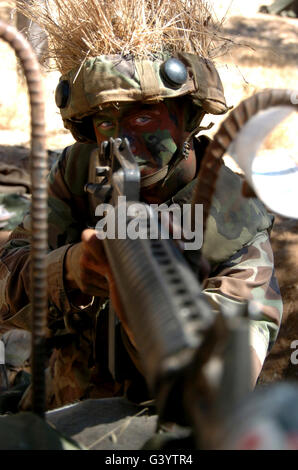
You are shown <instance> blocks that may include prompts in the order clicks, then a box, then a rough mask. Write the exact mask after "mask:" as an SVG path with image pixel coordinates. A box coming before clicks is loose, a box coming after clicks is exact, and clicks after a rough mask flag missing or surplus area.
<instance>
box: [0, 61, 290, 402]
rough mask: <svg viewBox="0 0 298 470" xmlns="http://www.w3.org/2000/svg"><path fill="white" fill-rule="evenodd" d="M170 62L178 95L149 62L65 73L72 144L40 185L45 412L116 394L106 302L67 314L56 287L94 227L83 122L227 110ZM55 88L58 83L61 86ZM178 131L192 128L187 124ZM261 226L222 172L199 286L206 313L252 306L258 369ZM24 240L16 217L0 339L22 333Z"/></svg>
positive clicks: (266, 259) (1, 291) (263, 289)
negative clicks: (98, 116) (48, 345)
mask: <svg viewBox="0 0 298 470" xmlns="http://www.w3.org/2000/svg"><path fill="white" fill-rule="evenodd" d="M179 58H180V59H181V60H183V61H184V63H185V64H186V65H187V67H189V68H191V69H192V74H189V76H188V80H187V82H186V83H184V84H183V85H182V87H181V89H180V90H178V91H177V90H176V91H175V90H170V89H169V88H167V87H165V86H164V85H163V83H161V78H160V75H158V74H157V73H156V67H157V65H156V64H157V62H154V65H153V64H152V63H151V62H150V61H143V62H142V63H141V64H140V63H138V64H137V65H136V72H135V74H134V73H133V72H132V71H131V68H130V64H129V63H128V64H126V65H127V67H126V69H123V68H121V63H120V62H119V61H118V62H117V61H114V62H113V61H112V62H111V61H110V62H109V61H107V60H106V59H105V58H101V59H100V60H99V59H92V60H89V61H86V64H85V65H84V67H82V69H81V70H80V72H79V74H77V73H76V71H72V72H71V73H70V76H74V75H75V76H76V82H75V85H73V88H72V89H71V93H70V98H69V97H68V98H67V100H68V101H67V103H68V104H67V105H66V106H65V107H62V110H61V114H62V117H63V119H64V124H65V126H66V127H68V128H70V129H71V131H72V132H73V135H74V136H75V137H76V139H77V140H78V141H81V142H77V143H76V144H74V145H73V146H71V147H68V148H67V149H65V150H64V151H63V153H62V154H61V156H60V158H59V159H58V160H57V162H56V163H55V165H54V166H53V168H52V170H51V172H50V175H49V253H48V255H47V261H48V281H49V289H48V294H49V312H48V336H49V341H52V346H53V348H54V351H53V353H52V355H51V357H50V361H49V368H48V374H47V377H48V379H49V380H48V384H49V385H48V397H47V406H48V407H56V406H60V405H62V404H64V403H67V402H71V401H74V400H76V399H80V398H83V397H86V396H103V395H111V394H114V393H117V392H119V388H117V384H116V386H115V384H114V383H113V382H112V381H111V377H110V376H109V374H108V373H107V371H106V368H105V365H104V362H105V361H104V356H105V354H106V353H105V348H104V343H105V342H106V331H105V315H104V311H105V309H104V304H105V301H106V299H104V298H94V299H93V300H92V301H91V302H90V304H89V305H87V306H84V307H81V308H80V307H77V306H74V305H72V303H71V294H72V293H71V292H67V291H66V290H65V287H64V279H63V263H64V259H65V255H66V253H67V250H68V249H69V248H70V247H71V246H72V245H73V244H75V243H77V242H79V241H80V240H81V233H82V231H83V230H84V229H85V228H87V227H95V224H96V222H97V220H96V219H95V216H94V208H93V207H92V204H90V198H89V196H88V195H87V194H86V193H85V192H84V185H85V184H86V183H87V182H88V181H90V168H89V165H91V167H92V165H93V162H90V159H91V154H92V150H93V149H94V148H96V147H97V144H94V143H88V142H92V140H94V138H93V139H92V135H91V136H90V133H89V136H87V137H86V132H87V130H88V129H90V122H89V123H88V121H84V117H87V118H88V117H89V114H90V113H92V112H93V113H94V112H95V110H96V109H98V108H100V106H101V105H103V104H104V103H105V102H113V101H120V102H121V101H123V102H127V101H135V100H140V101H146V100H147V101H148V100H149V101H150V100H153V101H154V100H155V101H156V100H158V99H162V98H167V97H174V98H175V97H178V96H181V95H184V94H189V93H191V97H192V102H193V105H194V106H197V107H198V108H197V111H196V113H194V114H193V119H194V120H196V121H198V120H199V117H200V118H202V116H203V115H204V114H205V113H206V112H211V113H213V114H216V113H217V114H218V113H222V112H225V111H226V110H227V107H226V104H225V100H224V98H223V93H222V88H221V83H220V79H219V77H218V75H217V73H216V71H215V68H214V66H212V64H211V63H210V62H208V61H205V60H204V59H201V58H199V59H197V60H196V61H195V60H194V56H192V55H191V54H184V55H182V54H181V55H180V56H179ZM157 76H158V79H157V78H156V77H157ZM62 78H63V80H66V79H67V76H66V77H62ZM111 78H113V80H112V83H110V80H111ZM69 83H71V84H72V83H73V81H72V80H70V82H69ZM62 101H63V100H62ZM60 104H61V103H60ZM63 106H64V105H63ZM74 115H76V116H77V117H78V120H74V119H73V118H74ZM198 116H199V117H198ZM79 119H81V121H80V120H79ZM88 126H89V127H88ZM188 126H189V127H190V128H192V129H193V128H194V127H195V126H194V125H193V123H188ZM192 129H190V130H192ZM199 145H200V144H199ZM203 152H204V145H203V144H202V145H201V149H200V147H199V146H198V151H197V158H198V162H199V161H200V158H201V157H202V153H203ZM194 185H195V180H194V181H192V182H191V183H189V184H188V185H186V186H185V187H184V188H183V189H182V190H180V191H179V192H178V193H177V194H176V195H175V196H174V197H173V198H172V202H177V203H178V204H183V203H189V202H190V201H191V199H192V195H193V190H194ZM271 226H272V218H271V217H270V216H269V215H268V214H267V212H266V210H265V208H264V207H263V205H262V204H261V203H260V202H259V201H257V200H253V199H244V198H243V197H242V196H241V181H240V179H239V177H238V176H236V175H234V173H232V172H231V171H230V170H229V169H228V168H226V167H223V168H222V170H221V174H220V178H219V181H218V184H217V190H216V194H215V197H214V199H213V204H212V208H211V212H210V215H209V219H208V224H207V231H206V234H205V240H204V245H203V254H204V255H205V257H206V258H207V259H208V261H209V262H210V265H211V273H210V276H209V278H208V279H206V280H205V281H204V295H205V296H206V297H207V298H208V300H209V301H210V303H211V305H212V307H213V308H214V309H215V310H218V309H219V308H220V306H221V307H222V308H227V309H229V308H233V306H234V305H239V304H244V303H245V302H246V300H247V299H251V300H254V301H255V304H256V305H257V306H258V307H259V310H260V312H261V314H262V319H261V320H260V321H253V322H251V344H252V346H253V347H254V349H255V350H256V352H257V355H258V357H259V359H260V361H261V363H263V361H264V359H265V356H266V353H267V349H268V347H271V346H272V344H273V343H274V341H275V339H276V335H277V332H278V328H279V325H280V321H281V314H282V303H281V298H280V293H279V289H278V285H277V282H276V279H275V276H274V267H273V256H272V250H271V247H270V242H269V232H270V229H271ZM29 230H30V218H29V216H26V217H25V219H24V221H23V224H21V225H20V226H19V227H18V228H17V229H16V230H15V231H14V232H13V233H12V234H11V236H10V239H9V241H8V242H7V243H6V245H5V246H4V247H2V250H1V264H0V278H1V281H0V331H2V332H3V331H5V330H8V329H11V328H21V329H26V330H30V305H29V287H30V286H29V284H30V283H29V245H30V242H29V235H30V231H29ZM124 343H125V344H126V347H127V349H129V352H130V355H131V356H132V357H133V359H134V362H135V364H136V365H138V357H137V352H136V351H134V350H133V347H132V345H131V344H129V342H128V339H127V338H126V337H125V336H124Z"/></svg>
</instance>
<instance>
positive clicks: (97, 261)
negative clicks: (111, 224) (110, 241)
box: [64, 229, 135, 344]
mask: <svg viewBox="0 0 298 470" xmlns="http://www.w3.org/2000/svg"><path fill="white" fill-rule="evenodd" d="M64 279H65V284H66V288H67V289H78V290H79V291H80V292H81V293H82V296H81V298H80V300H79V302H80V304H81V305H86V304H87V303H88V302H90V297H89V298H88V296H98V297H110V299H111V302H112V304H113V307H114V309H115V312H116V314H117V316H118V318H119V319H120V321H121V322H122V325H123V327H124V329H125V330H126V333H127V334H128V336H129V338H130V340H131V341H132V343H133V344H135V343H134V340H133V337H132V333H131V331H130V329H129V327H128V325H127V321H126V318H125V314H124V309H123V307H122V304H121V301H120V297H119V295H118V292H117V288H116V284H115V281H114V278H113V275H112V272H111V269H110V267H109V263H108V260H107V257H106V255H105V252H104V248H103V243H102V241H101V240H99V239H98V238H97V236H96V231H95V230H92V229H86V230H84V232H83V233H82V241H81V242H80V243H77V244H75V245H73V246H72V247H71V248H70V249H69V250H68V251H67V254H66V259H65V265H64ZM84 296H85V297H84ZM77 299H78V297H77ZM77 303H78V302H77V301H76V304H77Z"/></svg>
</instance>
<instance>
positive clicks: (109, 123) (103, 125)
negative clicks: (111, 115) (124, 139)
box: [97, 121, 114, 131]
mask: <svg viewBox="0 0 298 470" xmlns="http://www.w3.org/2000/svg"><path fill="white" fill-rule="evenodd" d="M113 127H114V123H113V122H112V121H102V122H101V123H99V124H97V128H98V129H102V130H104V131H106V130H109V129H112V128H113Z"/></svg>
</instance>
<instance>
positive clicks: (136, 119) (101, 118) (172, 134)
mask: <svg viewBox="0 0 298 470" xmlns="http://www.w3.org/2000/svg"><path fill="white" fill-rule="evenodd" d="M172 106H173V105H171V107H168V105H167V104H166V103H165V102H162V103H159V104H154V105H145V104H142V103H141V104H136V103H133V104H124V105H121V106H120V107H119V109H116V108H115V107H112V106H109V107H107V108H106V109H104V110H103V111H102V112H100V113H97V114H96V115H95V116H94V118H93V122H94V128H95V133H96V137H97V142H98V143H99V144H100V143H101V142H103V141H104V140H107V139H109V138H110V137H114V138H116V137H120V138H124V137H126V138H127V139H128V141H129V142H130V146H131V150H132V152H133V154H134V155H135V157H136V160H137V162H138V164H139V166H140V170H141V174H142V176H144V175H148V174H151V173H154V172H155V171H157V170H158V169H160V168H162V167H164V166H166V165H167V164H168V163H169V162H170V160H171V159H172V157H173V155H174V153H175V152H176V150H177V147H178V146H179V147H181V145H182V142H183V140H184V124H183V111H182V110H181V108H180V109H178V106H177V110H176V113H174V112H173V110H172Z"/></svg>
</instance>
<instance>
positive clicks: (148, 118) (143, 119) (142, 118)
mask: <svg viewBox="0 0 298 470" xmlns="http://www.w3.org/2000/svg"><path fill="white" fill-rule="evenodd" d="M134 121H135V123H136V124H138V125H139V126H143V125H144V124H147V123H148V122H150V121H152V117H151V116H148V115H144V116H139V117H136V118H135V119H134Z"/></svg>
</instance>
